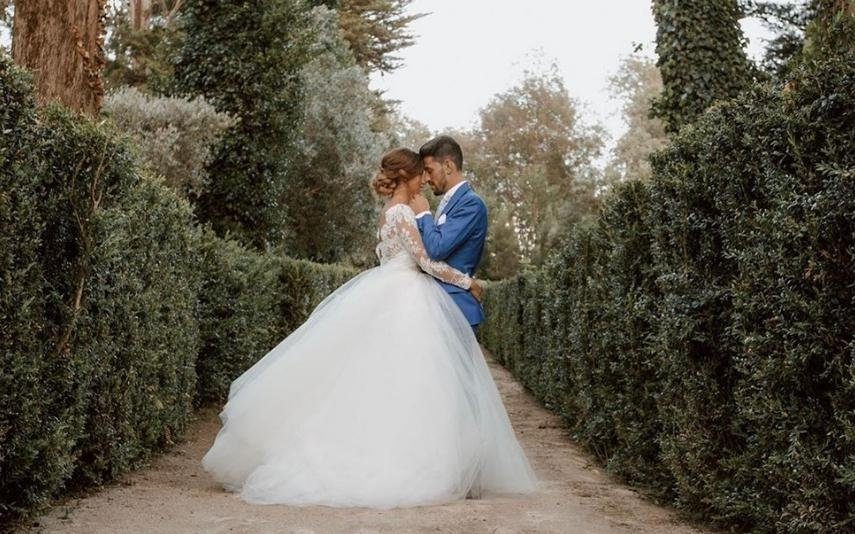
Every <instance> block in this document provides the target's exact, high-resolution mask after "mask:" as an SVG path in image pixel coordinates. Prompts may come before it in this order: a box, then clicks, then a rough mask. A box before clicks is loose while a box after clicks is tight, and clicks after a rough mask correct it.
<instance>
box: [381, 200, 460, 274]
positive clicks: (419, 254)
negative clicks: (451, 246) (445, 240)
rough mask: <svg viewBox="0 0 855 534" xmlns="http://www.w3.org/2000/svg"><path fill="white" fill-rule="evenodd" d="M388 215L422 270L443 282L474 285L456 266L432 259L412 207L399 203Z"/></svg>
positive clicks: (403, 244) (407, 249) (399, 237)
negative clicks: (423, 241)
mask: <svg viewBox="0 0 855 534" xmlns="http://www.w3.org/2000/svg"><path fill="white" fill-rule="evenodd" d="M386 216H387V217H388V218H389V219H390V220H391V223H392V225H393V226H394V227H395V233H396V234H397V235H398V239H400V241H401V245H402V246H403V247H404V249H405V250H406V251H407V252H409V254H410V256H412V258H413V259H414V260H416V263H418V264H419V266H420V267H421V268H422V270H423V271H424V272H426V273H428V274H429V275H431V276H433V277H434V278H438V279H439V280H442V281H443V282H447V283H449V284H452V285H455V286H457V287H461V288H463V289H469V287H470V286H471V285H472V278H470V277H469V275H467V274H466V273H462V272H460V271H458V270H457V269H455V268H454V267H452V266H450V265H448V264H447V263H445V262H444V261H434V260H432V259H430V256H428V254H427V251H426V250H425V246H424V243H422V236H421V235H420V234H419V228H418V226H417V225H416V215H415V213H413V210H412V208H410V207H409V206H407V205H406V204H399V205H398V206H395V207H393V208H392V209H390V210H389V211H388V212H387V213H386Z"/></svg>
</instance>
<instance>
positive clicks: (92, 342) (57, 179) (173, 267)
mask: <svg viewBox="0 0 855 534" xmlns="http://www.w3.org/2000/svg"><path fill="white" fill-rule="evenodd" d="M31 91H32V86H31V84H30V82H29V80H28V78H27V77H25V76H24V75H23V74H21V73H20V71H18V70H17V69H15V68H14V67H12V66H11V61H10V60H9V59H8V58H5V57H4V58H0V95H2V98H3V101H4V106H3V113H2V120H3V125H2V126H3V130H4V131H14V132H15V135H4V136H2V137H0V155H2V168H0V177H1V178H0V179H2V182H3V183H2V188H0V190H2V192H3V193H2V194H0V221H2V222H3V225H2V229H3V231H2V232H0V235H2V237H0V239H2V244H3V247H2V252H0V258H2V264H3V271H2V272H3V283H2V284H0V294H2V302H0V310H2V312H0V322H2V325H3V332H4V335H3V336H2V345H3V346H2V351H0V357H2V359H3V361H2V367H3V369H4V372H3V373H2V375H0V380H2V384H0V392H2V393H0V396H2V397H0V449H2V451H3V455H2V458H0V495H2V497H0V503H2V505H0V516H2V519H0V521H3V522H5V521H8V520H9V519H11V518H13V517H15V516H16V515H18V514H21V513H25V512H27V511H28V510H31V509H33V508H38V507H39V506H41V505H42V504H44V502H45V501H46V499H48V498H50V497H51V496H53V495H54V494H56V492H57V491H59V490H61V489H62V488H63V487H64V486H65V485H66V484H68V483H69V481H70V480H72V477H74V479H75V480H77V481H80V482H87V481H100V480H103V479H106V478H110V477H112V476H115V475H116V474H118V473H119V472H121V471H123V470H125V469H127V468H128V467H130V466H131V465H133V464H134V463H135V462H137V461H138V460H139V459H140V458H143V457H145V456H147V455H148V454H150V453H151V451H152V450H155V449H157V448H159V447H160V446H162V445H163V444H165V443H168V442H169V441H170V440H171V439H173V438H174V437H177V436H179V435H180V434H181V432H182V430H183V428H184V426H185V425H186V422H187V419H188V417H189V401H190V399H191V398H192V395H193V389H194V381H195V376H194V372H193V368H192V364H190V365H188V363H189V362H192V360H193V358H194V357H195V354H196V350H197V334H196V317H195V311H196V310H195V294H196V288H197V286H198V276H197V274H196V273H197V271H198V269H197V268H196V264H195V260H194V257H193V255H192V254H191V253H190V250H191V249H192V248H193V247H194V242H195V239H196V232H195V230H194V229H193V227H192V225H191V220H192V219H191V212H190V207H189V205H187V204H186V203H185V202H181V201H180V200H178V199H176V198H175V197H174V195H172V194H171V193H170V192H169V191H168V189H166V188H165V187H164V186H163V185H162V183H160V182H157V181H154V180H152V179H149V178H145V177H143V176H141V175H140V174H139V173H138V172H137V170H136V167H135V165H134V161H133V159H132V157H131V152H130V151H129V150H128V148H127V147H126V146H125V145H124V144H123V143H120V142H118V141H117V140H116V139H117V135H116V134H115V133H114V132H111V131H109V130H108V129H106V128H105V127H103V126H101V125H97V124H94V123H93V122H91V121H89V120H86V119H84V118H81V117H79V116H75V115H72V114H70V113H69V112H67V111H63V110H61V109H59V108H55V107H51V108H48V109H46V110H45V111H43V112H41V113H39V114H38V115H37V114H36V112H35V110H34V106H33V104H34V102H33V98H32V94H31Z"/></svg>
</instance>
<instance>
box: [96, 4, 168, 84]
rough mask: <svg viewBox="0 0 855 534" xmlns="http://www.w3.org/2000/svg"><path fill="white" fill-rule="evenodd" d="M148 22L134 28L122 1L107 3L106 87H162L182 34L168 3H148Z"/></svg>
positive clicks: (166, 80) (126, 5) (127, 8)
mask: <svg viewBox="0 0 855 534" xmlns="http://www.w3.org/2000/svg"><path fill="white" fill-rule="evenodd" d="M151 7H152V13H151V17H150V19H149V21H148V24H146V25H144V26H143V27H142V28H138V29H136V28H134V26H133V24H132V23H131V20H130V13H129V6H128V4H127V3H126V2H122V3H120V4H118V5H116V4H110V5H109V13H108V17H107V25H108V27H109V31H108V36H107V39H106V42H105V46H104V48H105V52H106V54H105V55H106V59H107V63H106V65H105V67H104V85H105V86H106V88H107V89H108V90H115V89H118V88H120V87H125V86H130V87H136V88H137V89H140V90H141V91H143V92H148V93H154V94H156V93H160V92H163V91H166V90H167V89H168V86H169V80H170V79H171V77H172V74H173V65H172V58H173V57H174V56H175V55H176V54H177V52H178V50H179V48H180V47H181V43H182V41H183V39H184V34H183V32H182V31H181V27H180V25H179V24H178V23H177V21H176V18H175V14H174V13H173V12H172V10H171V9H170V7H171V6H166V5H164V3H163V2H154V3H153V4H152V6H151Z"/></svg>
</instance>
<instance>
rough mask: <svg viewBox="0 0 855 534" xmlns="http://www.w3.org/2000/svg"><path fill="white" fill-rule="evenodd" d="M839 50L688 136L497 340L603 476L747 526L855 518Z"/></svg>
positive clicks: (848, 200) (811, 524) (853, 298)
mask: <svg viewBox="0 0 855 534" xmlns="http://www.w3.org/2000/svg"><path fill="white" fill-rule="evenodd" d="M852 65H853V63H851V62H847V61H843V60H828V61H824V62H823V63H821V64H818V65H813V66H807V67H802V68H801V70H798V71H797V73H796V75H795V77H794V78H793V79H791V80H789V81H788V82H787V83H786V84H784V85H779V86H758V87H756V88H754V89H752V90H751V91H749V92H748V93H746V94H744V95H742V96H741V97H739V98H737V99H735V100H733V101H730V102H728V103H725V104H721V105H718V106H716V107H714V108H713V109H712V110H710V111H709V112H708V113H706V114H705V115H703V116H702V117H701V118H700V119H699V120H698V121H697V122H696V123H694V124H693V125H690V126H688V127H686V128H684V129H683V130H682V131H681V133H680V134H679V135H677V136H676V137H675V139H674V141H673V143H672V144H671V146H669V147H668V148H667V149H665V150H664V151H661V152H659V153H657V154H656V155H655V156H654V158H653V169H654V172H653V176H652V178H651V180H650V182H649V183H646V184H642V183H627V184H624V185H622V186H620V187H618V188H616V190H615V191H614V192H613V193H612V195H611V197H610V198H608V199H607V201H606V202H605V208H604V211H603V213H602V214H601V215H600V217H599V219H598V220H597V221H596V222H595V223H594V224H592V225H587V226H581V227H577V228H576V229H575V230H574V231H573V232H572V235H571V236H570V237H569V238H568V239H567V241H566V242H565V243H563V244H562V246H561V247H560V248H559V249H558V250H556V251H555V253H554V255H553V256H552V257H551V259H550V261H549V263H548V264H547V265H546V267H544V268H543V270H541V271H537V272H532V273H525V274H523V275H521V276H519V277H517V278H515V279H510V280H506V281H503V282H499V283H496V284H494V285H492V286H491V287H490V289H489V291H488V292H487V297H486V303H485V305H486V307H487V316H488V318H489V320H488V322H487V323H486V324H485V327H484V328H483V330H482V337H483V341H484V343H485V345H486V346H487V347H488V348H489V349H490V350H491V351H492V352H493V353H494V354H495V355H496V357H497V358H498V359H499V360H500V361H501V362H502V363H503V364H505V365H506V366H508V367H509V368H510V369H511V370H512V371H513V372H514V373H515V375H516V376H518V377H520V379H521V380H522V381H523V383H524V384H525V385H526V386H527V387H528V388H529V389H530V390H531V391H532V392H533V393H534V394H535V395H536V396H537V397H538V398H539V399H541V400H542V401H543V402H545V403H546V404H547V406H549V407H550V408H552V409H553V410H555V411H557V412H558V413H559V414H561V415H562V417H563V418H564V420H565V421H566V422H567V424H568V425H569V427H570V428H571V430H572V432H573V435H574V436H575V437H576V438H577V439H579V440H580V441H581V442H582V443H583V444H585V445H586V446H587V447H588V448H589V449H590V450H591V451H592V452H593V453H595V454H596V455H597V456H598V457H599V458H600V459H601V460H602V461H603V462H604V463H605V464H606V466H607V468H608V469H609V470H610V471H611V472H613V473H615V474H618V475H620V476H622V477H624V478H625V479H626V480H628V481H629V482H631V483H634V484H636V485H638V486H642V487H644V488H646V489H647V490H648V491H649V492H651V494H652V495H654V496H655V497H657V498H660V499H662V500H664V501H667V502H670V503H672V504H674V505H676V506H678V507H679V508H681V509H683V510H685V511H687V512H690V513H692V514H694V515H697V516H698V517H703V518H705V519H707V520H711V521H712V522H714V523H719V524H721V525H725V526H728V527H732V528H744V529H751V530H755V531H769V532H772V531H775V532H844V531H851V530H853V529H855V374H853V369H855V361H854V360H853V357H854V356H855V284H853V273H855V69H853V67H852Z"/></svg>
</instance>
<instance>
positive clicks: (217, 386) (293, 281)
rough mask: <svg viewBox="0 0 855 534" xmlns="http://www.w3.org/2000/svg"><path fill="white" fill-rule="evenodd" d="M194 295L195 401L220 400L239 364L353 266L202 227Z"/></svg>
mask: <svg viewBox="0 0 855 534" xmlns="http://www.w3.org/2000/svg"><path fill="white" fill-rule="evenodd" d="M200 251H201V261H202V265H203V280H204V284H203V286H202V290H201V293H200V296H199V300H200V329H201V338H202V339H201V351H200V353H199V359H198V361H197V362H196V369H197V373H198V375H199V387H198V390H197V402H199V403H207V402H219V401H222V400H224V399H225V398H226V395H227V394H228V391H229V385H230V384H231V382H232V380H234V379H235V378H237V377H238V376H239V375H240V374H241V373H242V372H243V371H245V370H246V369H248V368H249V367H250V366H252V364H254V363H255V362H256V361H257V360H258V359H260V358H261V357H262V356H264V355H265V354H266V353H267V352H268V351H269V350H270V349H272V348H273V347H274V346H275V345H276V342H277V341H278V340H281V339H282V338H283V337H285V336H286V335H287V334H288V333H290V332H292V331H293V330H295V329H296V328H297V327H298V326H299V325H300V324H301V323H302V322H303V321H305V319H306V318H307V317H308V315H309V313H310V312H311V311H312V310H313V309H314V307H315V306H316V305H317V304H318V303H320V301H321V300H322V299H323V298H324V297H326V296H327V295H328V294H329V293H330V292H331V291H332V290H333V289H335V288H336V287H338V286H339V285H341V284H342V283H344V282H345V281H346V280H347V279H349V278H350V277H352V276H353V275H354V274H356V272H355V271H353V270H350V269H347V268H344V267H339V266H333V265H329V266H327V265H318V264H314V263H310V262H306V261H300V260H293V259H290V258H285V257H282V256H277V255H274V254H270V253H265V252H254V251H251V250H248V249H246V248H245V247H243V246H241V245H240V244H239V243H237V242H235V241H232V240H227V239H222V238H219V237H216V236H215V235H214V234H213V233H212V232H210V231H207V232H205V234H204V239H203V242H202V247H201V249H200Z"/></svg>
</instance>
